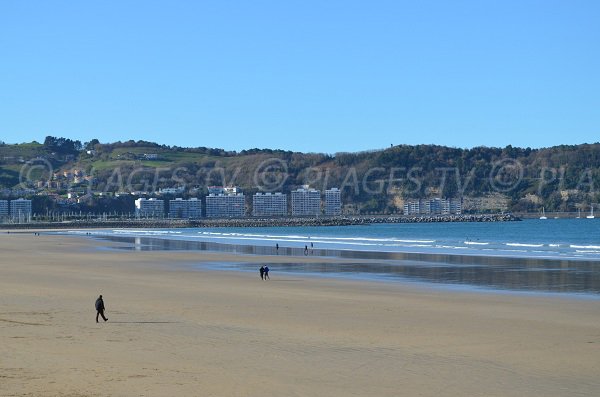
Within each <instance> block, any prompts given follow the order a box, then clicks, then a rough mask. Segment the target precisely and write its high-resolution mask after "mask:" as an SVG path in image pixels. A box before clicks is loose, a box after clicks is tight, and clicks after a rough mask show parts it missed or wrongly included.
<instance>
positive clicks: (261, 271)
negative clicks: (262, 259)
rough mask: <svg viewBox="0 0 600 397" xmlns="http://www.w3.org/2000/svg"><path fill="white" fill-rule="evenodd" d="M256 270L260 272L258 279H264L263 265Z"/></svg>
mask: <svg viewBox="0 0 600 397" xmlns="http://www.w3.org/2000/svg"><path fill="white" fill-rule="evenodd" d="M258 271H259V272H260V279H261V280H264V279H265V267H264V266H261V267H260V269H259V270H258Z"/></svg>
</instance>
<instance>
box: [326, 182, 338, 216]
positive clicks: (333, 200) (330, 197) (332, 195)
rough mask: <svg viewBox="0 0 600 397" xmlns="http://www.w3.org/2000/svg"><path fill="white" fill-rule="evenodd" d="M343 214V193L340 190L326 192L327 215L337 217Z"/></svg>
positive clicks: (334, 189)
mask: <svg viewBox="0 0 600 397" xmlns="http://www.w3.org/2000/svg"><path fill="white" fill-rule="evenodd" d="M341 213H342V192H341V191H340V189H338V188H335V187H334V188H331V189H328V190H325V215H329V216H335V215H341Z"/></svg>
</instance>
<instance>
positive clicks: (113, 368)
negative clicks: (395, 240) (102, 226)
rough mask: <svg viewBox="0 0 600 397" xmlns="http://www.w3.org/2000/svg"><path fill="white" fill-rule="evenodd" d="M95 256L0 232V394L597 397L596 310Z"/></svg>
mask: <svg viewBox="0 0 600 397" xmlns="http://www.w3.org/2000/svg"><path fill="white" fill-rule="evenodd" d="M99 245H100V243H96V242H93V241H89V240H85V239H81V238H76V237H63V236H39V237H38V236H33V235H31V234H15V233H11V234H1V235H0V395H1V396H261V397H268V396H277V397H282V396H319V397H329V396H344V397H347V396H436V397H438V396H461V397H462V396H503V397H504V396H519V397H523V396H540V397H542V396H543V397H549V396H595V397H596V396H599V395H600V300H594V299H578V298H568V297H557V296H551V295H511V294H501V293H476V292H473V293H467V292H456V291H448V290H443V289H434V288H426V287H415V286H411V285H403V284H386V283H375V282H354V281H343V280H333V279H320V278H309V277H292V276H289V275H282V274H272V280H271V281H270V282H262V281H261V280H260V279H259V277H258V273H256V274H248V273H240V272H219V271H209V270H191V269H189V268H188V267H186V266H185V265H186V264H190V263H199V262H201V261H215V260H236V261H241V260H248V261H254V262H257V261H260V260H261V258H259V257H241V256H237V257H234V256H231V255H222V254H218V255H217V254H210V253H192V252H134V251H123V252H115V251H111V250H101V249H97V248H95V246H99ZM273 260H287V259H286V258H281V257H278V258H277V259H275V258H269V261H273ZM293 260H295V261H297V258H294V259H293ZM257 267H258V266H257ZM100 293H102V294H103V295H104V298H105V302H106V307H107V312H106V313H107V316H108V318H109V321H108V322H107V323H101V324H96V323H95V311H94V301H95V299H96V297H97V296H98V294H100Z"/></svg>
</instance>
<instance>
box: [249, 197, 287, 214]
mask: <svg viewBox="0 0 600 397" xmlns="http://www.w3.org/2000/svg"><path fill="white" fill-rule="evenodd" d="M286 214H287V196H286V195H285V194H282V193H275V194H272V193H265V194H263V193H256V194H255V195H254V196H253V197H252V216H283V215H286Z"/></svg>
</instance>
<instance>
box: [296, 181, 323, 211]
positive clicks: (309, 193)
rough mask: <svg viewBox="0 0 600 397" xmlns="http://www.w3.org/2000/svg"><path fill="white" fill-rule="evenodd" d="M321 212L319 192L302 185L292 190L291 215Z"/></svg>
mask: <svg viewBox="0 0 600 397" xmlns="http://www.w3.org/2000/svg"><path fill="white" fill-rule="evenodd" d="M320 214H321V192H320V191H318V190H315V189H310V188H308V186H304V187H302V188H301V189H296V190H294V191H292V216H318V215H320Z"/></svg>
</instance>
